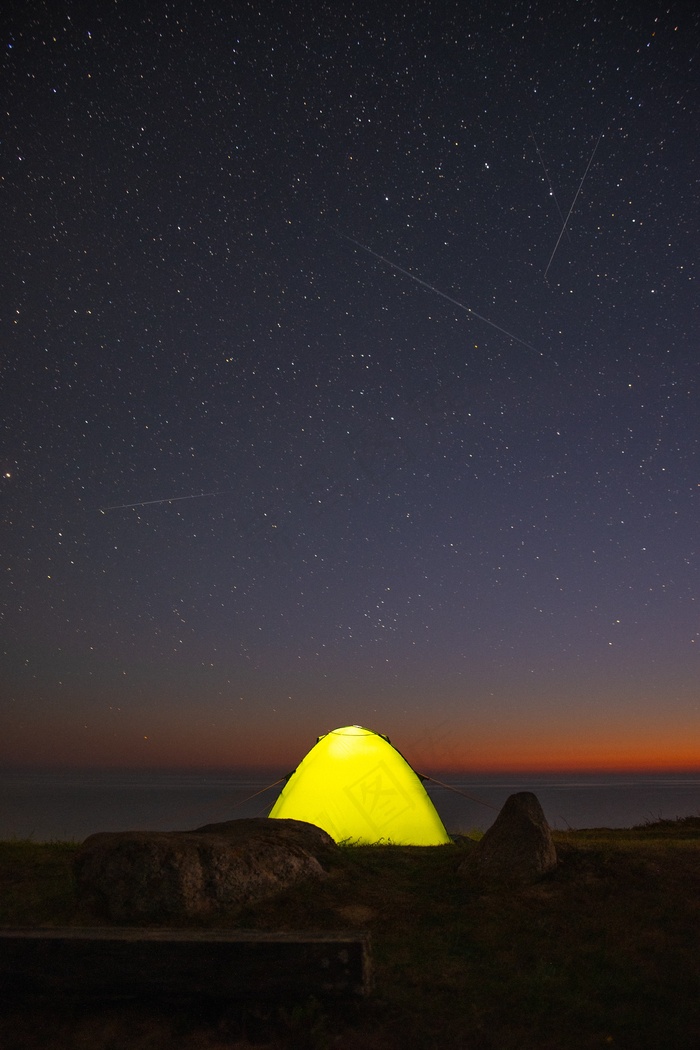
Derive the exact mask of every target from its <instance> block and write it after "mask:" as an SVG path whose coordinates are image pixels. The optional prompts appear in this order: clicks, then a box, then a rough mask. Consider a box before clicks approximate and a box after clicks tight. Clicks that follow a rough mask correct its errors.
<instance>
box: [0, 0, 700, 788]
mask: <svg viewBox="0 0 700 1050" xmlns="http://www.w3.org/2000/svg"><path fill="white" fill-rule="evenodd" d="M1 19H2V20H1V21H0V27H1V31H2V36H1V45H2V64H1V68H0V85H1V91H0V97H1V98H2V107H0V108H1V109H2V123H1V134H0V140H1V141H0V215H1V219H2V221H1V229H2V250H1V251H0V333H1V344H0V376H1V386H0V390H1V391H2V413H0V420H1V423H2V447H1V452H0V455H1V460H0V506H1V509H2V514H1V531H0V558H1V559H2V562H1V569H2V578H1V583H0V762H1V763H2V764H3V765H5V766H14V767H32V768H48V767H97V768H117V767H125V768H173V769H195V768H211V769H213V768H218V769H238V768H242V767H264V768H266V769H278V770H281V771H282V772H286V771H287V770H288V769H290V768H292V767H293V766H294V765H295V764H296V763H297V762H298V761H299V760H300V759H301V757H302V756H303V755H304V754H305V752H306V751H307V750H308V749H309V747H311V745H312V744H313V743H314V741H315V739H316V737H317V736H318V735H319V734H320V733H324V732H327V731H328V730H331V729H334V728H336V727H338V726H343V725H348V724H360V725H365V726H368V727H369V728H371V729H375V730H377V731H380V732H383V733H386V734H388V736H389V737H390V738H391V740H392V742H393V743H394V744H395V745H396V746H397V747H398V748H399V749H400V750H401V751H402V752H403V753H404V754H405V755H406V757H407V758H408V759H409V761H410V762H412V764H413V765H414V766H416V768H418V769H423V770H426V771H428V770H432V771H436V770H440V769H455V770H456V769H460V770H470V771H479V770H495V769H500V770H533V771H535V770H536V771H540V770H562V771H566V770H577V769H591V770H599V769H620V770H631V769H646V770H652V769H672V768H675V769H695V770H697V769H700V556H699V548H700V538H699V537H700V410H699V406H700V381H699V366H700V347H699V343H698V320H699V316H698V281H697V258H698V244H699V243H700V223H699V222H698V216H699V211H698V207H699V201H700V193H699V190H700V182H699V177H698V172H699V171H700V168H699V167H698V141H699V138H698V129H699V127H700V123H699V115H700V114H699V108H698V93H699V85H700V77H699V71H698V64H699V55H700V50H699V45H700V11H699V10H698V8H697V6H696V5H694V4H691V3H647V2H644V0H640V2H631V0H626V2H618V0H600V2H598V0H592V2H585V0H582V2H578V3H574V2H571V0H568V2H558V0H550V2H537V0H534V2H522V0H514V2H513V3H500V2H492V0H488V2H487V0H481V2H466V3H465V2H462V0H441V2H427V0H404V2H402V3H401V4H398V3H386V2H382V0H378V2H375V3H371V4H370V3H366V2H345V0H327V2H325V0H313V2H312V0H294V2H291V0H266V2H259V3H258V2H252V0H231V2H226V3H223V2H219V3H214V2H208V0H202V2H194V0H163V2H162V3H158V4H152V3H148V2H145V3H144V2H142V3H136V2H134V0H104V2H102V3H99V4H95V3H82V2H80V3H79V2H71V0H67V2H65V3H61V4H51V3H48V2H42V0H24V2H22V3H19V2H10V3H9V4H5V5H3V15H2V16H1Z"/></svg>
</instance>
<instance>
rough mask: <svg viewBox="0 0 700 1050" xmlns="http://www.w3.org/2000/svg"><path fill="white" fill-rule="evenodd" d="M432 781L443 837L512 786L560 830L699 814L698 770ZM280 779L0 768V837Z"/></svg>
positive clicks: (488, 817) (230, 794)
mask: <svg viewBox="0 0 700 1050" xmlns="http://www.w3.org/2000/svg"><path fill="white" fill-rule="evenodd" d="M438 779H439V783H436V781H435V780H434V779H428V780H426V781H425V784H426V788H427V790H428V793H429V795H430V797H431V798H432V800H433V803H434V805H435V807H436V809H437V811H438V813H439V814H440V816H441V817H442V820H443V823H444V824H445V827H446V828H447V830H448V831H449V832H450V833H452V834H467V833H469V832H471V831H474V830H482V831H483V830H486V828H488V827H489V826H490V825H491V824H492V823H493V821H494V820H495V818H496V815H497V813H498V810H499V809H500V808H501V806H502V805H503V803H504V802H505V800H506V799H507V798H508V796H509V795H512V794H514V793H515V792H518V791H532V792H534V793H535V795H536V796H537V798H538V799H539V801H540V803H541V805H542V808H543V810H544V814H545V816H546V818H547V820H548V822H549V824H550V826H551V827H553V828H557V829H561V830H565V829H567V828H601V827H606V828H625V827H634V826H636V825H643V824H648V823H651V822H653V821H656V820H660V819H669V820H674V819H676V818H678V817H688V816H699V815H700V773H698V774H681V773H679V774H649V775H617V774H616V775H611V774H590V775H588V774H586V775H581V774H578V775H575V776H572V775H556V776H552V775H547V776H534V775H533V776H521V775H512V774H511V775H489V776H483V775H479V776H476V775H475V776H466V775H463V776H457V775H451V776H447V775H442V776H439V777H438ZM283 784H284V781H283V780H279V779H278V778H275V777H274V776H264V775H260V776H253V775H251V774H249V773H248V774H239V775H236V774H233V773H232V774H223V773H165V772H156V773H143V772H138V773H136V772H122V773H119V772H104V771H100V772H83V771H81V772H72V773H67V772H60V773H59V772H50V773H49V772H44V773H36V772H31V773H30V772H26V771H24V772H22V771H10V772H4V773H3V772H0V840H8V839H30V840H33V841H35V842H52V841H73V842H82V841H83V839H85V838H87V836H88V835H92V834H93V833H94V832H98V831H129V830H151V831H171V830H188V829H194V828H198V827H201V826H202V825H204V824H213V823H218V822H219V821H224V820H234V819H237V818H241V817H260V816H267V814H268V813H269V811H270V809H271V807H272V805H273V803H274V801H275V799H276V798H277V795H278V794H279V792H280V790H281V789H282V787H283Z"/></svg>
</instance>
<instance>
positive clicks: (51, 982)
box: [0, 926, 371, 1000]
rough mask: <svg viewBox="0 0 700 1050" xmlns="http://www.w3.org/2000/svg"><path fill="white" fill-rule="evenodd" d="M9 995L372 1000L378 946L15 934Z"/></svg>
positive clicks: (135, 934) (4, 983)
mask: <svg viewBox="0 0 700 1050" xmlns="http://www.w3.org/2000/svg"><path fill="white" fill-rule="evenodd" d="M0 988H1V992H2V995H3V997H5V996H6V995H8V994H9V995H14V994H19V995H21V994H32V993H39V994H44V995H46V994H49V995H62V994H66V993H69V994H78V995H85V996H90V997H95V996H97V997H100V996H105V997H110V998H112V997H123V996H144V995H145V996H149V995H152V996H157V995H167V996H171V995H173V994H174V995H177V996H183V997H187V998H191V997H195V998H203V997H208V998H218V999H259V1000H263V999H270V998H278V999H281V998H288V997H298V996H308V995H316V996H333V997H337V996H358V995H367V994H369V992H370V990H371V959H370V940H369V934H367V933H365V932H358V931H354V930H353V931H350V932H348V931H345V932H334V931H331V932H326V931H322V932H313V931H312V932H308V931H304V932H299V933H267V932H265V931H261V930H235V929H234V930H202V929H198V930H195V929H192V930H189V929H182V930H171V929H141V928H138V929H136V928H119V927H116V928H111V927H110V928H104V927H71V926H67V927H58V928H20V929H9V928H5V929H2V930H0Z"/></svg>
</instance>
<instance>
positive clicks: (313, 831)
mask: <svg viewBox="0 0 700 1050" xmlns="http://www.w3.org/2000/svg"><path fill="white" fill-rule="evenodd" d="M336 849H337V846H336V845H335V843H334V842H333V839H332V838H331V837H330V835H327V834H326V832H325V831H322V830H321V828H317V827H316V826H315V825H314V824H307V823H305V822H304V821H301V820H269V819H268V818H266V817H262V818H256V819H251V820H229V821H226V822H225V823H223V824H207V825H206V826H205V827H202V828H197V829H196V830H195V831H174V832H163V831H126V832H115V833H111V832H104V833H101V834H97V835H91V836H90V838H88V839H86V840H85V842H84V843H83V845H82V847H81V848H80V850H79V852H78V854H77V857H76V861H75V875H76V880H77V884H78V892H79V895H80V897H81V898H82V899H83V900H87V901H89V902H91V903H92V904H93V905H94V906H96V907H97V908H98V910H99V911H101V912H102V913H103V914H105V915H106V916H107V917H108V918H110V919H112V920H114V921H116V922H129V923H143V922H151V921H156V922H158V921H162V920H171V919H176V920H178V919H183V918H195V917H202V916H207V915H211V914H213V913H216V912H217V911H221V910H224V909H228V908H231V907H235V906H237V905H244V904H249V903H251V902H252V901H256V900H260V899H262V898H264V897H269V896H272V895H274V894H275V893H278V892H279V891H280V890H282V889H284V888H285V887H287V886H291V885H294V884H295V883H297V882H300V881H302V880H304V879H320V878H323V877H324V875H325V871H324V868H323V866H322V864H321V860H323V859H325V858H328V857H329V855H330V854H331V853H332V852H333V851H334V850H336Z"/></svg>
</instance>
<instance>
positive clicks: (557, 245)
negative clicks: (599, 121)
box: [544, 131, 603, 281]
mask: <svg viewBox="0 0 700 1050" xmlns="http://www.w3.org/2000/svg"><path fill="white" fill-rule="evenodd" d="M602 137H603V132H602V131H601V133H600V135H599V136H598V141H597V142H596V144H595V146H594V147H593V152H592V153H591V157H590V160H589V161H588V164H587V165H586V170H585V171H584V173H583V178H582V179H581V181H580V182H579V184H578V189H577V190H576V196H575V197H574V199H573V200H572V202H571V207H570V208H569V214H568V215H567V216H566V218H565V219H564V225H563V226H562V228H561V231H560V233H559V236H558V237H557V243H556V244H555V245H554V251H553V252H552V254H551V255H550V257H549V262H548V263H547V269H546V270H545V271H544V279H545V281H546V280H547V274H548V273H549V267H550V266H551V265H552V259H553V258H554V256H555V255H556V251H557V248H558V247H559V243H560V241H561V239H562V237H563V236H564V230H565V229H566V225H567V223H568V221H569V219H570V218H571V213H572V211H573V210H574V205H575V204H576V201H577V200H578V195H579V193H580V192H581V187H582V186H583V184H584V182H585V181H586V175H588V169H589V168H590V166H591V164H592V163H593V158H594V157H595V155H596V150H597V149H598V146H599V145H600V140H601V139H602Z"/></svg>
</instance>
